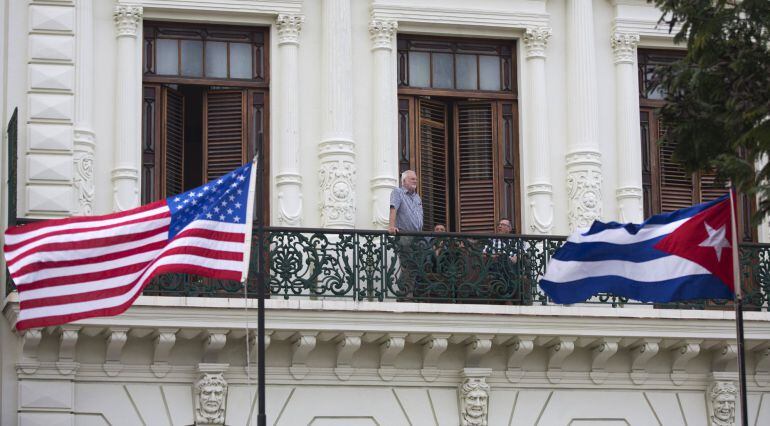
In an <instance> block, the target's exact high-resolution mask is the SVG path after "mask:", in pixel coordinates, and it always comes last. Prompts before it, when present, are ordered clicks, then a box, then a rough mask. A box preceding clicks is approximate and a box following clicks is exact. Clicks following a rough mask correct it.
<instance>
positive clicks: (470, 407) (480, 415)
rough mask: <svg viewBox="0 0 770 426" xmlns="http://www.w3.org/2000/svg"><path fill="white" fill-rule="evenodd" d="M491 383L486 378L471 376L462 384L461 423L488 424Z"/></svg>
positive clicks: (478, 425)
mask: <svg viewBox="0 0 770 426" xmlns="http://www.w3.org/2000/svg"><path fill="white" fill-rule="evenodd" d="M488 391H489V385H488V384H486V382H484V379H483V378H482V379H479V378H469V379H466V381H465V382H464V383H463V384H462V385H461V386H460V405H461V408H460V424H461V425H462V426H486V425H487V424H488V423H487V413H488V407H489V404H488V401H489V393H488Z"/></svg>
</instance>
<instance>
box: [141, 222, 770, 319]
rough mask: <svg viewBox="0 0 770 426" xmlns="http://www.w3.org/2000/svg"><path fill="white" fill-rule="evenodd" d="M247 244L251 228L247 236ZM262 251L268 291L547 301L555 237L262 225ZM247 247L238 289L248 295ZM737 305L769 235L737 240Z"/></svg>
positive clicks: (204, 286)
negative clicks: (543, 281)
mask: <svg viewBox="0 0 770 426" xmlns="http://www.w3.org/2000/svg"><path fill="white" fill-rule="evenodd" d="M254 241H255V244H256V242H257V241H258V236H257V235H255V236H254ZM264 241H265V243H264V245H263V249H264V253H265V255H264V256H265V257H264V259H265V270H266V271H267V274H266V279H267V282H268V286H269V297H270V298H273V299H296V298H304V299H311V300H330V299H339V300H348V301H369V302H384V303H387V302H429V303H450V304H496V305H541V306H547V305H552V304H553V302H552V301H550V300H549V298H548V297H547V296H546V295H545V294H544V293H543V292H542V291H541V290H540V288H539V286H538V285H537V282H538V280H539V279H540V277H542V276H543V274H545V271H546V270H547V265H548V260H549V259H550V257H551V256H552V255H553V253H554V252H555V251H556V250H557V249H558V248H559V247H560V246H561V245H562V244H563V242H564V241H565V238H564V237H561V236H526V235H510V236H500V235H494V234H458V233H441V234H434V233H413V234H399V235H398V236H392V235H389V234H387V233H386V232H384V231H372V230H334V229H307V228H279V227H268V228H265V230H264ZM256 251H257V250H256V246H255V247H253V248H252V259H253V260H252V268H251V274H250V278H249V280H248V286H247V289H246V294H245V296H246V297H249V298H251V297H255V296H256V294H257V287H256V276H257V274H256V271H257V265H256V264H255V263H256V262H255V260H254V259H256V258H257V256H256ZM740 259H741V274H742V283H743V291H744V297H745V306H746V307H747V309H751V310H763V311H766V310H767V307H768V295H769V294H770V244H748V243H747V244H742V245H741V247H740ZM144 294H145V295H148V296H192V297H195V296H201V297H229V298H238V297H244V289H243V286H242V285H241V284H240V283H238V282H228V281H221V280H211V279H206V278H200V277H195V276H188V275H183V274H169V275H165V276H162V277H158V278H157V279H156V280H154V281H153V282H152V283H151V284H150V285H148V286H147V288H146V289H145V291H144ZM585 303H587V304H591V305H609V306H612V307H623V306H627V305H649V306H650V307H653V306H656V307H665V308H669V309H720V307H724V305H727V304H728V303H729V301H727V300H710V301H689V302H686V303H674V304H666V305H665V306H662V305H660V304H657V305H654V304H650V303H647V304H645V303H641V302H637V301H633V300H628V299H625V298H622V297H616V296H614V295H611V294H600V295H598V296H596V297H594V298H592V299H591V300H589V301H586V302H585Z"/></svg>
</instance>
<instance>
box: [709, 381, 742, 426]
mask: <svg viewBox="0 0 770 426" xmlns="http://www.w3.org/2000/svg"><path fill="white" fill-rule="evenodd" d="M737 396H738V388H737V387H736V386H735V384H733V382H714V384H713V385H711V387H710V388H709V394H708V398H706V400H707V401H708V415H709V425H710V426H734V425H735V399H736V397H737Z"/></svg>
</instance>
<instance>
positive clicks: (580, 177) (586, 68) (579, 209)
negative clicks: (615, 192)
mask: <svg viewBox="0 0 770 426" xmlns="http://www.w3.org/2000/svg"><path fill="white" fill-rule="evenodd" d="M592 7H593V4H592V1H591V0H568V1H567V34H566V36H567V79H568V80H567V156H566V166H567V197H568V222H569V228H570V231H573V230H575V229H577V228H585V227H588V226H590V225H591V223H592V222H593V221H594V219H599V218H601V216H602V158H601V153H600V151H599V140H598V126H599V118H598V114H599V112H598V100H597V94H596V59H595V48H594V23H593V9H592Z"/></svg>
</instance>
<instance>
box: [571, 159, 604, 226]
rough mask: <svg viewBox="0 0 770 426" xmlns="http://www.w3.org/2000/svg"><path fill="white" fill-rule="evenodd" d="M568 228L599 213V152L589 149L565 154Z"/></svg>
mask: <svg viewBox="0 0 770 426" xmlns="http://www.w3.org/2000/svg"><path fill="white" fill-rule="evenodd" d="M567 197H568V199H569V205H570V208H569V213H568V216H567V217H568V221H569V227H570V230H575V229H582V228H588V227H589V226H591V223H593V221H594V220H596V219H600V218H601V216H602V173H601V154H600V153H599V152H598V151H593V150H581V151H574V152H570V153H569V154H567Z"/></svg>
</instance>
